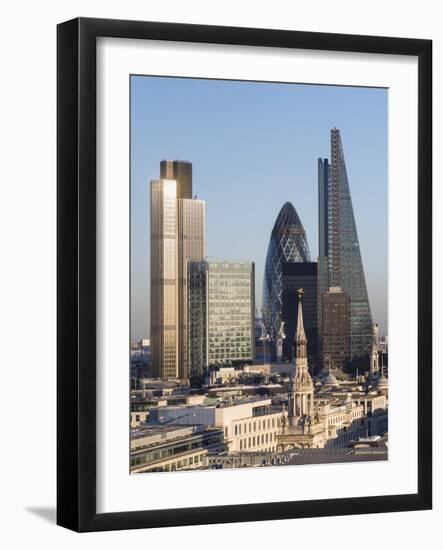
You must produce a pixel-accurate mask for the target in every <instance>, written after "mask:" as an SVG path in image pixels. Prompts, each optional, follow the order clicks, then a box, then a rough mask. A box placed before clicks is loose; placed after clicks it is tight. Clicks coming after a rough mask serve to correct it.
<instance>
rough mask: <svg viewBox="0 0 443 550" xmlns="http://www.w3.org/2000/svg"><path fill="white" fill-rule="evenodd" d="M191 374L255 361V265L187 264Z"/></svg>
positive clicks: (232, 263)
mask: <svg viewBox="0 0 443 550" xmlns="http://www.w3.org/2000/svg"><path fill="white" fill-rule="evenodd" d="M188 278H189V284H188V334H189V373H190V375H191V376H198V375H201V374H202V373H203V371H204V370H205V369H206V368H208V367H211V366H216V365H227V364H240V363H246V362H250V361H252V360H253V359H254V346H255V316H254V313H255V301H254V296H255V268H254V263H251V262H228V261H222V260H209V261H205V262H189V264H188Z"/></svg>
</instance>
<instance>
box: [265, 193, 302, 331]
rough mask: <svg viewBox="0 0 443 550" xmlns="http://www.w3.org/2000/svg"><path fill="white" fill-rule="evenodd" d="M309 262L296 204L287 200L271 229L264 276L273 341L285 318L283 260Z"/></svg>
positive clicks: (268, 321) (268, 323)
mask: <svg viewBox="0 0 443 550" xmlns="http://www.w3.org/2000/svg"><path fill="white" fill-rule="evenodd" d="M309 261H310V253H309V246H308V241H307V239H306V233H305V230H304V228H303V225H302V223H301V221H300V218H299V216H298V214H297V212H296V211H295V208H294V206H293V205H292V204H291V203H290V202H286V203H285V204H284V205H283V206H282V208H281V210H280V212H279V214H278V216H277V219H276V221H275V224H274V227H273V229H272V232H271V238H270V240H269V246H268V252H267V255H266V264H265V273H264V278H263V323H264V326H265V328H266V331H267V333H268V336H269V338H270V340H271V342H274V341H275V339H276V336H277V334H278V332H279V330H280V326H281V322H282V321H283V317H282V306H283V301H282V295H283V283H282V266H283V263H284V262H309Z"/></svg>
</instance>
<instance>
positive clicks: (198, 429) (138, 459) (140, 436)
mask: <svg viewBox="0 0 443 550" xmlns="http://www.w3.org/2000/svg"><path fill="white" fill-rule="evenodd" d="M224 450H225V445H224V442H223V431H222V430H220V429H218V430H217V429H206V428H205V427H204V426H199V425H192V426H179V425H172V426H169V425H166V426H165V425H159V426H150V425H144V426H143V427H138V428H137V429H135V430H133V431H132V433H131V473H142V472H174V471H177V470H195V469H199V468H201V467H202V465H203V457H204V456H206V455H207V454H208V453H215V454H219V453H222V452H223V451H224Z"/></svg>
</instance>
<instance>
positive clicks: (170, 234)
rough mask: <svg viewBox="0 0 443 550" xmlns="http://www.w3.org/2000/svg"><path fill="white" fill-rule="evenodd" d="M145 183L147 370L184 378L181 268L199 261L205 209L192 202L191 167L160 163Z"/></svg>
mask: <svg viewBox="0 0 443 550" xmlns="http://www.w3.org/2000/svg"><path fill="white" fill-rule="evenodd" d="M160 176H161V177H160V180H158V181H154V182H151V364H152V374H153V376H155V377H158V378H187V377H188V351H187V340H188V338H187V263H188V262H189V261H190V260H202V259H203V258H204V255H205V250H204V248H205V203H204V201H201V200H197V199H193V198H192V164H191V163H190V162H186V161H170V160H164V161H161V163H160Z"/></svg>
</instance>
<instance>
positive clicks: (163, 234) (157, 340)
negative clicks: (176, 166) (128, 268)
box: [151, 179, 178, 378]
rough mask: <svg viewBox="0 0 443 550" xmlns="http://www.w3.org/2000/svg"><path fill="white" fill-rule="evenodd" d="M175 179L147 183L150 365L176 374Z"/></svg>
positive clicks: (163, 374) (157, 373)
mask: <svg viewBox="0 0 443 550" xmlns="http://www.w3.org/2000/svg"><path fill="white" fill-rule="evenodd" d="M177 271H178V270H177V182H176V181H175V180H167V179H162V180H157V181H152V182H151V365H152V375H153V376H154V377H156V378H176V377H177V338H176V332H177Z"/></svg>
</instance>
